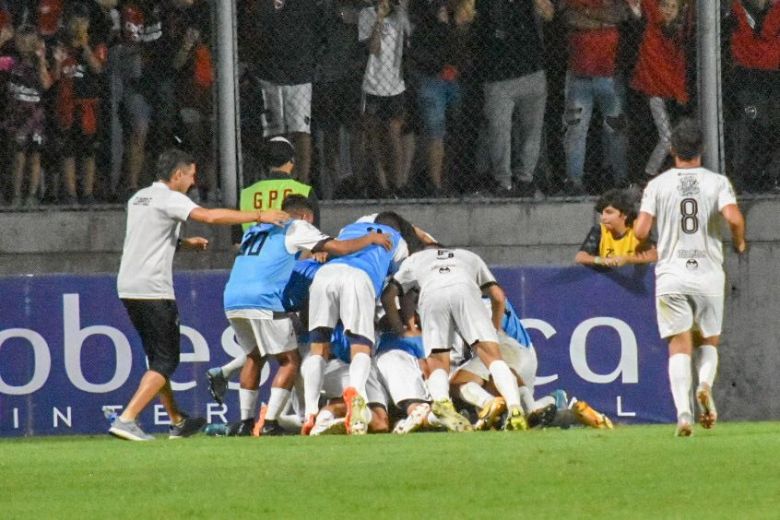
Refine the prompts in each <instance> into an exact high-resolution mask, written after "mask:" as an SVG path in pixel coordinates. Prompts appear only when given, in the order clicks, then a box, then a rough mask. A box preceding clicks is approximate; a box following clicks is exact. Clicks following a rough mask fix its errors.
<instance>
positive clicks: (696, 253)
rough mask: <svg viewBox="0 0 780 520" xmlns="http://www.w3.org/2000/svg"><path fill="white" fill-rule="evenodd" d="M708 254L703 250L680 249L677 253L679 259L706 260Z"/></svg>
mask: <svg viewBox="0 0 780 520" xmlns="http://www.w3.org/2000/svg"><path fill="white" fill-rule="evenodd" d="M706 256H707V252H706V251H704V250H703V249H680V250H679V251H677V258H704V257H706Z"/></svg>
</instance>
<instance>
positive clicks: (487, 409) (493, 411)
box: [474, 397, 506, 431]
mask: <svg viewBox="0 0 780 520" xmlns="http://www.w3.org/2000/svg"><path fill="white" fill-rule="evenodd" d="M504 412H506V401H505V400H504V398H503V397H496V398H495V399H491V400H490V402H488V404H486V405H485V406H483V407H482V409H481V410H480V411H479V415H478V419H477V422H476V423H474V429H475V430H480V431H484V430H491V429H493V427H495V425H496V423H498V421H499V419H500V418H501V414H502V413H504Z"/></svg>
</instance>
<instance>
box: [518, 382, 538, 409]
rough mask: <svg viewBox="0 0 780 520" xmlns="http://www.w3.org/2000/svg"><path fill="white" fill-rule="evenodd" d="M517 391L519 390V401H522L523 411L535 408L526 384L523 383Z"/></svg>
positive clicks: (532, 397)
mask: <svg viewBox="0 0 780 520" xmlns="http://www.w3.org/2000/svg"><path fill="white" fill-rule="evenodd" d="M518 391H519V392H520V401H522V403H523V408H524V409H525V413H531V412H533V411H534V410H535V409H536V408H534V405H535V404H536V403H535V402H534V396H533V394H532V393H531V390H529V389H528V387H527V386H525V385H523V386H521V387H520V388H519V389H518Z"/></svg>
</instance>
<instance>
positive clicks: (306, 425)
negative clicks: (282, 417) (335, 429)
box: [301, 413, 317, 435]
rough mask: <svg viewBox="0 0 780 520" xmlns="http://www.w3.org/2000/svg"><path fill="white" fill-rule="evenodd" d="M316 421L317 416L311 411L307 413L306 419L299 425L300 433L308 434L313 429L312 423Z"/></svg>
mask: <svg viewBox="0 0 780 520" xmlns="http://www.w3.org/2000/svg"><path fill="white" fill-rule="evenodd" d="M316 421H317V416H316V415H315V414H313V413H311V414H309V415H308V416H307V417H306V420H305V421H303V426H301V435H310V434H311V432H312V430H313V429H314V424H315V422H316Z"/></svg>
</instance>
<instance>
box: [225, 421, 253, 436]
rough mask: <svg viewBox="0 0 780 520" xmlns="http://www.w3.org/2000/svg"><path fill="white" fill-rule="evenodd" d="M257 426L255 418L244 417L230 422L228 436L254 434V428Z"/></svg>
mask: <svg viewBox="0 0 780 520" xmlns="http://www.w3.org/2000/svg"><path fill="white" fill-rule="evenodd" d="M254 427H255V418H254V417H251V418H249V419H244V420H243V421H236V422H232V423H230V425H229V426H228V429H227V436H228V437H249V436H250V435H252V429H253V428H254Z"/></svg>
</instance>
